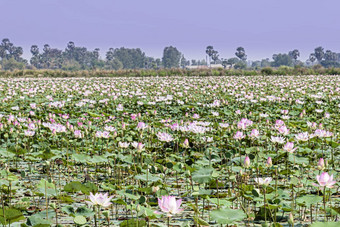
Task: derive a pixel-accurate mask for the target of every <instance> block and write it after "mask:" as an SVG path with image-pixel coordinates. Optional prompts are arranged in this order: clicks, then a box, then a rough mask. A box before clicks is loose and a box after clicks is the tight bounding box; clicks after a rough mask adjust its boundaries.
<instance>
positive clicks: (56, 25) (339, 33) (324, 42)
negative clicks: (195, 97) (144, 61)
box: [0, 0, 340, 60]
mask: <svg viewBox="0 0 340 227" xmlns="http://www.w3.org/2000/svg"><path fill="white" fill-rule="evenodd" d="M0 8H1V10H0V11H1V13H0V18H1V26H0V39H3V38H9V39H10V40H11V42H13V43H14V45H15V46H22V47H23V48H24V57H25V58H30V57H31V54H30V52H29V49H30V47H31V45H33V44H36V45H38V46H39V47H40V50H42V49H43V45H44V44H46V43H48V44H49V45H50V46H51V47H52V48H59V49H64V48H65V47H66V45H67V43H68V42H69V41H73V42H74V43H75V45H76V46H85V47H87V48H88V49H90V50H93V49H94V48H97V47H98V48H100V49H101V56H102V58H104V57H105V52H106V51H107V50H108V49H109V48H110V47H112V48H119V47H122V46H124V47H129V48H137V47H138V48H141V49H142V50H143V51H144V52H145V53H146V55H147V56H152V57H159V58H160V57H162V54H163V49H164V47H166V46H170V45H172V46H175V47H176V48H177V49H178V50H179V51H181V52H182V53H183V54H184V56H185V57H186V58H187V59H204V58H205V49H206V47H207V46H208V45H212V46H213V47H214V49H215V50H217V51H218V52H219V55H220V57H221V58H231V57H235V55H234V54H235V51H236V48H237V47H239V46H242V47H244V48H245V50H246V54H247V55H248V59H249V60H257V59H263V58H270V59H271V57H272V55H273V54H275V53H288V51H290V50H293V49H298V50H300V53H301V57H300V59H301V60H306V59H307V58H308V56H309V54H310V53H312V52H313V51H314V48H316V47H318V46H322V47H324V48H325V50H327V49H330V50H332V51H334V52H340V17H339V13H338V10H339V9H340V1H339V0H324V1H320V0H284V1H281V0H234V1H232V0H205V1H203V0H120V1H118V0H29V1H28V0H0Z"/></svg>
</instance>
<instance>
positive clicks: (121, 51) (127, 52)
mask: <svg viewBox="0 0 340 227" xmlns="http://www.w3.org/2000/svg"><path fill="white" fill-rule="evenodd" d="M108 57H109V58H111V57H110V56H108V55H106V58H107V59H108ZM113 57H114V58H115V59H117V60H119V61H120V62H121V63H122V64H123V68H124V69H141V68H144V66H145V61H146V56H145V53H144V52H142V50H141V49H139V48H137V49H130V48H124V47H121V48H116V49H114V51H113Z"/></svg>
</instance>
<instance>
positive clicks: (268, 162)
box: [266, 157, 273, 168]
mask: <svg viewBox="0 0 340 227" xmlns="http://www.w3.org/2000/svg"><path fill="white" fill-rule="evenodd" d="M266 166H267V167H268V168H270V167H272V166H273V162H272V158H271V157H268V159H267V163H266Z"/></svg>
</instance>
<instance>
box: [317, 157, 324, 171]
mask: <svg viewBox="0 0 340 227" xmlns="http://www.w3.org/2000/svg"><path fill="white" fill-rule="evenodd" d="M324 169H325V161H324V159H323V158H320V159H319V161H318V170H324Z"/></svg>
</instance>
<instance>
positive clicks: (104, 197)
mask: <svg viewBox="0 0 340 227" xmlns="http://www.w3.org/2000/svg"><path fill="white" fill-rule="evenodd" d="M112 198H113V196H110V197H108V193H105V194H102V193H96V194H95V195H93V194H92V192H90V196H89V199H90V201H86V203H87V204H89V205H92V206H96V205H99V206H102V207H108V206H110V205H111V204H112V203H111V202H110V200H111V199H112Z"/></svg>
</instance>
